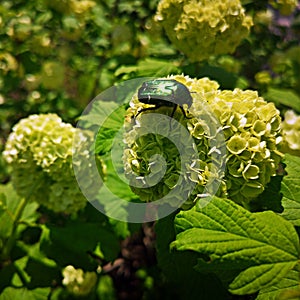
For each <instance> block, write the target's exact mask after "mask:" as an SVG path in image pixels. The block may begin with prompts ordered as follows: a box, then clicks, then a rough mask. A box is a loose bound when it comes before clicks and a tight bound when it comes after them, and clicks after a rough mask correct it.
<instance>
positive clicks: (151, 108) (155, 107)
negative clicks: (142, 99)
mask: <svg viewBox="0 0 300 300" xmlns="http://www.w3.org/2000/svg"><path fill="white" fill-rule="evenodd" d="M160 107H161V105H160V106H158V105H156V106H153V107H146V108H142V109H141V110H140V111H139V112H138V113H137V114H136V115H135V116H134V119H136V118H137V116H138V115H139V114H140V113H142V112H143V111H147V110H155V109H158V108H160Z"/></svg>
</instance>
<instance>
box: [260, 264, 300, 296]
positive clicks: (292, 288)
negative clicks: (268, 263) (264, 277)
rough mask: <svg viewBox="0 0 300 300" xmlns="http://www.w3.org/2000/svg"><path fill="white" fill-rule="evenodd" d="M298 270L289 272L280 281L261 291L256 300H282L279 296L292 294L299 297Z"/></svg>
mask: <svg viewBox="0 0 300 300" xmlns="http://www.w3.org/2000/svg"><path fill="white" fill-rule="evenodd" d="M299 276H300V274H299V270H297V269H296V268H294V269H293V270H290V271H289V272H288V273H287V274H286V275H285V276H284V277H283V278H282V279H281V280H280V281H278V282H277V283H276V284H274V285H272V286H269V287H267V288H264V289H261V290H260V292H259V294H258V296H257V298H256V300H275V299H282V300H283V298H281V296H283V295H284V294H289V293H292V292H298V295H300V294H299V293H300V287H299ZM284 299H291V300H292V299H298V298H296V297H295V298H284Z"/></svg>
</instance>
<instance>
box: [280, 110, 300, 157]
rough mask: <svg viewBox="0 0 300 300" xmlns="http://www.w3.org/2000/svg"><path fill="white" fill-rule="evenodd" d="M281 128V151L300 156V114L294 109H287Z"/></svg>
mask: <svg viewBox="0 0 300 300" xmlns="http://www.w3.org/2000/svg"><path fill="white" fill-rule="evenodd" d="M281 128H282V138H283V146H282V150H281V151H282V152H285V153H290V154H293V155H298V156H300V116H298V115H297V114H296V113H295V112H294V111H293V110H288V111H286V113H285V114H284V120H283V122H282V124H281Z"/></svg>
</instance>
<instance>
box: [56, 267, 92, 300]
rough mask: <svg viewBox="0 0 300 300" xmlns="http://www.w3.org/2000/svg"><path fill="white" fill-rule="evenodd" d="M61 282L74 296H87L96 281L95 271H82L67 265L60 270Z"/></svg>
mask: <svg viewBox="0 0 300 300" xmlns="http://www.w3.org/2000/svg"><path fill="white" fill-rule="evenodd" d="M62 275H63V281H62V284H63V285H64V286H65V287H66V288H67V290H68V291H69V292H70V293H71V294H73V295H75V296H87V295H89V294H90V293H91V291H92V290H93V289H94V287H95V285H96V282H97V275H96V273H95V272H84V271H83V270H82V269H75V268H74V267H73V266H71V265H69V266H67V267H65V268H64V269H63V271H62Z"/></svg>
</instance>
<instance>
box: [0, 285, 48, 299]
mask: <svg viewBox="0 0 300 300" xmlns="http://www.w3.org/2000/svg"><path fill="white" fill-rule="evenodd" d="M50 291H51V289H50V288H37V289H34V290H27V289H25V288H19V289H18V288H13V287H7V288H6V289H5V290H4V291H3V292H2V293H1V295H0V300H16V299H22V300H46V299H48V295H49V293H50Z"/></svg>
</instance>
